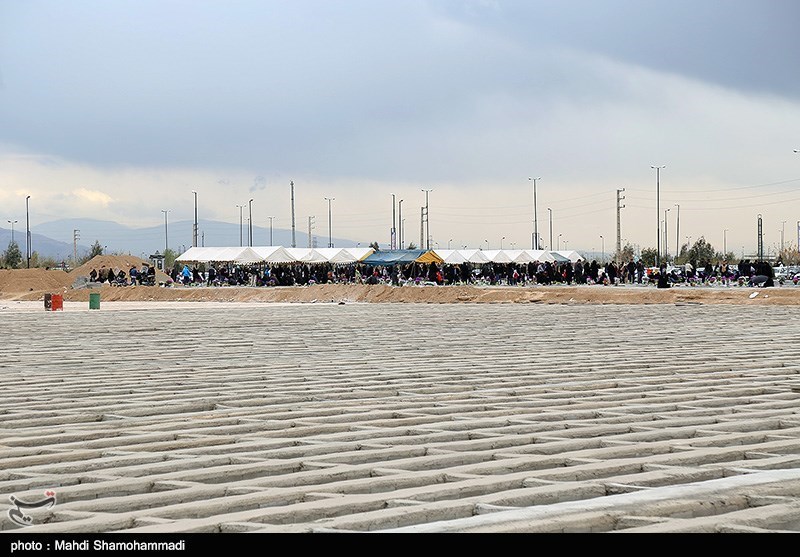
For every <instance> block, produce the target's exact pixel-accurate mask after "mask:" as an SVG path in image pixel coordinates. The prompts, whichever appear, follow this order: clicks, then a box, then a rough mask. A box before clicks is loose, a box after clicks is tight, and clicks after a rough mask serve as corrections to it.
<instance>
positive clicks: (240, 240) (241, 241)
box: [237, 205, 244, 247]
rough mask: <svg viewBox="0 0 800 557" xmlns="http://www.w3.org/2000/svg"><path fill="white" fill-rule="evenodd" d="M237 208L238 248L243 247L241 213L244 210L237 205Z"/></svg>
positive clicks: (242, 206) (241, 206)
mask: <svg viewBox="0 0 800 557" xmlns="http://www.w3.org/2000/svg"><path fill="white" fill-rule="evenodd" d="M237 207H238V208H239V247H242V246H244V239H243V238H244V235H243V223H242V220H243V219H242V211H243V210H244V205H237Z"/></svg>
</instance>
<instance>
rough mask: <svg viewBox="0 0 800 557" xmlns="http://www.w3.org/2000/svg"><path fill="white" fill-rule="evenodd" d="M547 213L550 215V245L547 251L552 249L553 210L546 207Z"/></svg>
mask: <svg viewBox="0 0 800 557" xmlns="http://www.w3.org/2000/svg"><path fill="white" fill-rule="evenodd" d="M547 212H548V213H550V244H549V246H548V247H549V249H551V250H552V249H553V210H552V209H551V208H550V207H548V208H547Z"/></svg>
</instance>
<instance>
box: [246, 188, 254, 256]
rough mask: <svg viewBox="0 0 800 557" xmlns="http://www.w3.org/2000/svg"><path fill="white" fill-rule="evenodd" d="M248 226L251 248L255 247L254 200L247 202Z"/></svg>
mask: <svg viewBox="0 0 800 557" xmlns="http://www.w3.org/2000/svg"><path fill="white" fill-rule="evenodd" d="M247 210H248V216H247V228H248V231H247V232H248V244H247V245H249V246H250V247H251V248H252V247H253V200H252V199H251V200H250V201H248V202H247Z"/></svg>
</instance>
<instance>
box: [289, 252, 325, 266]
mask: <svg viewBox="0 0 800 557" xmlns="http://www.w3.org/2000/svg"><path fill="white" fill-rule="evenodd" d="M285 249H286V251H287V253H288V254H289V255H291V256H292V257H293V258H294V260H295V261H298V262H301V263H327V262H328V258H327V257H325V255H323V254H321V253H320V252H319V251H318V250H316V249H313V248H285Z"/></svg>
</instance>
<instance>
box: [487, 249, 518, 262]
mask: <svg viewBox="0 0 800 557" xmlns="http://www.w3.org/2000/svg"><path fill="white" fill-rule="evenodd" d="M483 255H484V256H486V258H487V259H488V260H489V261H491V262H492V263H511V258H510V257H509V256H508V254H507V253H506V252H505V250H501V249H492V250H485V251H484V252H483Z"/></svg>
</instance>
